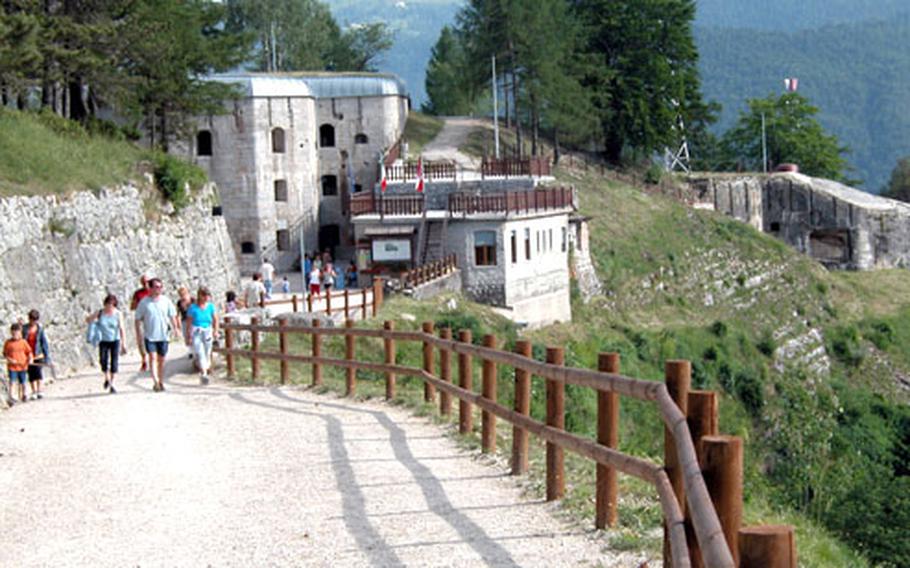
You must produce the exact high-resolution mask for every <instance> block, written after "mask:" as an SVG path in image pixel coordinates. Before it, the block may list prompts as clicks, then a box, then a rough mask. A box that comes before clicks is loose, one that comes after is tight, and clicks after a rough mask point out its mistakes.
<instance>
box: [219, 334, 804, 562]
mask: <svg viewBox="0 0 910 568" xmlns="http://www.w3.org/2000/svg"><path fill="white" fill-rule="evenodd" d="M224 330H225V347H224V348H221V349H218V350H217V351H219V352H220V353H223V354H224V355H225V357H226V360H227V372H228V375H229V376H234V375H235V373H236V367H235V358H236V357H246V358H249V359H250V360H251V374H252V378H253V380H254V381H255V380H257V379H258V378H259V374H260V361H261V360H277V361H280V363H281V365H280V380H281V383H282V384H285V383H287V381H288V365H289V364H290V363H292V362H295V363H305V364H310V365H312V381H313V385H320V384H322V366H323V365H331V366H335V367H340V368H344V369H345V370H346V373H345V391H346V394H347V395H348V396H352V395H354V394H355V392H356V388H357V371H358V370H368V371H374V372H381V373H384V374H385V393H386V398H387V399H394V398H395V394H396V380H397V377H398V376H399V375H408V376H414V377H418V378H420V379H422V380H423V381H424V399H425V400H426V401H427V402H434V401H435V399H436V391H437V389H438V390H439V410H440V413H441V414H443V415H451V414H452V399H453V397H454V398H456V399H458V401H459V420H458V423H459V431H460V432H461V433H469V432H471V431H472V430H473V406H475V405H476V406H477V407H479V408H480V409H481V411H482V412H481V447H482V451H484V452H493V451H495V448H496V418H497V417H498V418H502V419H503V420H506V421H507V422H509V423H510V424H511V425H512V429H513V436H512V459H511V464H512V474H513V475H521V474H524V473H526V472H527V471H528V437H529V433H533V434H535V435H537V436H538V437H540V438H542V439H543V440H545V441H546V444H547V446H546V453H547V459H546V468H547V471H546V495H547V500H558V499H561V498H562V497H563V496H564V494H565V477H564V467H563V455H564V454H563V452H564V450H569V451H573V452H575V453H577V454H579V455H581V456H584V457H587V458H589V459H591V460H593V461H594V462H596V464H597V466H596V467H597V482H596V505H595V506H596V517H595V524H596V526H597V527H598V528H604V527H606V526H609V525H612V524H613V523H615V520H616V511H617V485H616V475H617V472H622V473H625V474H628V475H632V476H635V477H637V478H639V479H642V480H644V481H647V482H649V483H650V484H651V485H653V486H654V488H655V489H656V491H657V494H658V497H659V499H660V503H661V508H662V510H663V516H664V527H665V546H664V557H665V560H666V564H667V565H672V566H675V567H686V566H691V565H693V563H694V564H695V565H699V566H700V565H705V566H709V567H712V568H713V567H733V566H736V565H738V566H741V567H743V568H753V567H758V566H768V565H769V564H768V559H769V558H773V559H774V560H775V562H777V561H778V560H779V561H780V562H779V563H775V564H774V565H775V566H784V567H787V568H796V563H795V562H796V554H795V544H794V539H793V528H792V527H786V526H785V527H776V526H764V527H752V528H742V527H741V526H740V525H741V523H742V471H743V470H742V468H743V463H742V461H743V451H742V440H741V439H740V438H737V437H731V436H717V435H716V434H717V397H716V393H712V392H706V391H690V389H689V385H690V383H691V365H690V364H689V362H688V361H668V362H667V364H666V384H663V383H658V382H653V381H645V380H639V379H633V378H629V377H624V376H622V375H620V374H619V356H618V355H617V354H615V353H614V354H602V355H601V357H600V359H599V361H598V370H597V371H593V370H588V369H579V368H566V367H564V366H563V363H564V353H563V349H562V348H555V347H554V348H549V349H547V358H546V363H543V362H539V361H536V360H534V359H532V358H531V343H530V342H529V341H518V342H517V343H516V346H515V352H514V353H513V352H507V351H503V350H500V349H498V348H497V347H496V346H497V339H496V338H495V337H494V336H492V335H487V336H484V338H483V346H478V345H474V344H473V343H472V337H471V332H470V330H461V331H459V332H458V338H457V340H453V339H452V330H451V329H448V328H446V329H442V330H440V331H439V336H438V337H437V336H436V335H434V326H433V324H432V323H431V322H426V323H424V324H423V326H422V328H421V331H395V328H394V322H391V321H386V322H384V325H383V329H381V330H380V329H357V328H355V327H354V322H353V321H350V320H348V321H347V322H346V323H345V327H344V328H321V327H319V322H318V320H314V321H313V325H312V326H289V325H288V322H287V320H286V319H279V321H278V325H277V326H276V325H260V324H259V322H258V321H256V320H254V321H253V323H251V324H249V325H237V324H234V323H232V322H230V321H228V320H226V322H225V325H224ZM238 331H248V332H249V333H250V337H251V341H250V349H237V348H235V347H234V344H233V341H234V334H235V333H236V332H238ZM262 333H277V334H278V335H279V341H278V344H279V352H277V353H276V352H266V351H263V350H261V348H260V347H261V343H260V334H262ZM288 334H303V335H308V336H310V338H311V354H310V355H304V354H291V353H289V350H288V341H287V336H288ZM324 336H342V337H344V346H345V347H344V357H343V358H340V357H328V356H323V355H322V338H323V337H324ZM357 339H381V340H382V341H383V345H384V352H385V363H374V362H367V361H359V360H357V358H356V355H355V353H356V340H357ZM406 341H410V342H417V343H419V344H421V345H422V351H423V366H422V367H421V368H415V367H409V366H405V365H399V364H396V360H397V349H396V345H397V342H406ZM437 352H438V355H439V366H438V372H437V365H436V362H435V361H436V358H435V355H436V353H437ZM453 354H454V355H456V356H457V360H458V375H457V376H458V384H457V385H456V384H454V383H453V376H452V364H451V362H452V356H453ZM474 357H476V358H478V359H480V361H481V363H482V364H481V367H482V388H481V394H478V393H476V392H474V390H473V389H474V386H473V373H474V366H473V361H472V360H473V358H474ZM497 365H505V366H508V367H512V368H513V369H514V373H515V382H514V389H515V397H514V400H515V403H514V408H506V407H505V406H502V405H500V404H498V403H497V401H496V398H497V385H496V382H497ZM532 375H535V376H538V377H541V378H544V379H545V380H546V397H547V413H546V421H545V422H541V421H539V420H535V419H533V418H531V417H530V401H531V376H532ZM567 384H571V385H576V386H579V387H586V388H591V389H593V390H595V391H596V392H597V397H598V403H597V408H598V417H597V440H596V441H595V440H592V439H588V438H585V437H583V436H579V435H576V434H572V433H569V432H566V431H565V407H564V404H565V402H564V401H565V398H564V396H565V394H564V393H565V386H566V385H567ZM619 395H624V396H629V397H632V398H637V399H640V400H644V401H648V402H651V403H653V404H655V405H656V406H657V408H658V409H659V411H660V414H661V418H662V420H663V422H664V425H665V451H664V462H665V463H664V465H663V466H661V465H659V464H655V463H652V462H650V461H647V460H644V459H642V458H638V457H635V456H631V455H628V454H624V453H622V452H619V451H618V450H617V449H616V448H617V442H618V427H619V422H618V417H619ZM687 419H688V422H687ZM696 448H698V450H696ZM703 471H704V473H703ZM706 479H707V480H708V481H709V485H706ZM715 507H716V509H715ZM688 527H691V529H692V531H691V534H692V535H694V538H692V539H691V540H690V541H689V542H688V543H687V530H686V529H687V528H688ZM690 554H691V558H690ZM737 557H738V558H737ZM737 562H738V564H737Z"/></svg>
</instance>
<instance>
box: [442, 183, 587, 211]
mask: <svg viewBox="0 0 910 568" xmlns="http://www.w3.org/2000/svg"><path fill="white" fill-rule="evenodd" d="M574 197H575V190H574V189H573V188H571V187H545V188H541V189H535V190H533V191H507V192H503V193H481V194H473V193H453V194H451V195H449V213H452V214H462V215H470V214H472V213H523V212H530V211H548V210H551V209H565V208H569V207H572V206H573V204H574Z"/></svg>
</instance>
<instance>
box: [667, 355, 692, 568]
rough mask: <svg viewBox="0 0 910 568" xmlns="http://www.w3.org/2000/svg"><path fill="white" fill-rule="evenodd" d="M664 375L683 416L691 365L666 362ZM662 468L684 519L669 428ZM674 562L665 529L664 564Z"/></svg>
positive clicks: (679, 474) (682, 490)
mask: <svg viewBox="0 0 910 568" xmlns="http://www.w3.org/2000/svg"><path fill="white" fill-rule="evenodd" d="M664 373H665V374H664V376H665V381H666V385H667V392H668V393H669V394H670V398H671V399H672V400H673V402H674V403H675V404H676V406H677V407H678V408H679V411H680V412H681V413H682V415H683V416H685V415H686V413H687V410H688V408H689V385H690V384H691V383H692V365H691V364H690V363H689V361H667V362H666V364H665V365H664ZM664 467H665V468H666V470H667V477H669V478H670V484H671V485H672V486H673V493H675V494H676V499H677V500H678V501H679V508H680V510H682V512H683V517H685V515H686V489H685V479H684V474H683V468H682V466H681V465H680V460H679V455H678V452H677V449H676V439H675V436H674V435H673V432H671V431H670V429H669V428H664ZM674 561H677V562H678V561H682V559H681V558H680V559H674V558H672V551H671V550H670V541H669V533H668V531H667V529H666V527H665V528H664V564H667V565H672V563H673V562H674Z"/></svg>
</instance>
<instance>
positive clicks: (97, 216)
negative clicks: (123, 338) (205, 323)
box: [0, 185, 239, 371]
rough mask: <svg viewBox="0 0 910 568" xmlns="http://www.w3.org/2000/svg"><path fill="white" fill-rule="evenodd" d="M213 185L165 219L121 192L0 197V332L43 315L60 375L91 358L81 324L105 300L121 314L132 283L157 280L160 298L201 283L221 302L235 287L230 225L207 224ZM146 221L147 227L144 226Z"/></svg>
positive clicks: (151, 204)
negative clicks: (35, 313)
mask: <svg viewBox="0 0 910 568" xmlns="http://www.w3.org/2000/svg"><path fill="white" fill-rule="evenodd" d="M214 200H215V195H214V188H213V187H206V188H205V189H204V190H202V191H201V192H200V194H199V195H198V196H196V198H195V200H194V201H193V203H192V204H191V205H190V206H188V207H186V208H185V209H184V210H183V211H181V212H180V213H179V214H175V215H167V214H166V212H167V207H168V205H163V204H161V202H160V200H159V199H158V197H157V194H156V193H153V192H152V191H151V190H144V189H140V188H139V187H137V186H133V185H128V186H123V187H118V188H115V189H108V190H102V191H101V192H100V194H98V195H95V194H93V193H92V192H88V191H85V192H79V193H76V194H74V195H72V196H70V197H66V198H61V197H58V196H43V197H10V198H7V199H2V200H0V284H2V285H0V325H2V326H3V328H4V331H3V333H4V335H6V334H7V331H6V330H7V329H8V327H9V324H10V323H12V322H15V321H17V320H19V319H22V320H26V319H27V318H26V314H27V313H28V311H29V310H30V309H32V308H35V309H38V310H39V311H40V312H41V322H42V323H43V324H44V326H45V329H46V332H47V337H48V341H49V342H50V347H51V355H52V358H53V360H54V363H55V365H56V367H57V369H58V371H64V370H66V369H68V368H73V367H77V366H82V365H84V364H86V363H88V362H89V361H93V360H94V359H96V354H95V350H94V349H93V348H91V346H89V345H88V344H86V343H85V341H84V332H85V324H84V320H85V317H86V316H87V315H88V314H89V313H91V312H92V311H95V310H98V309H100V308H101V302H102V299H103V298H104V296H105V295H106V294H108V293H112V294H115V295H116V296H117V297H118V298H119V299H120V307H121V309H122V310H123V311H124V313H125V314H127V318H126V325H127V326H128V328H129V329H128V333H127V341H128V344H129V347H130V348H133V343H134V340H135V338H134V336H133V333H132V332H131V330H132V325H133V320H132V315H131V314H129V313H128V312H129V298H130V296H131V295H132V293H133V291H134V290H135V289H136V288H138V287H139V276H140V275H142V274H147V275H150V276H157V277H159V278H161V279H162V280H163V281H164V284H165V293H166V294H167V295H168V296H170V297H171V298H172V299H176V289H177V287H178V286H180V285H185V286H188V287H190V289H191V290H194V289H195V288H197V287H198V286H199V285H206V286H208V287H209V288H210V289H211V290H212V293H213V294H214V295H215V300H216V301H217V302H218V303H220V302H221V301H222V300H223V298H224V292H225V291H226V290H227V289H230V288H231V287H234V286H238V285H239V274H238V271H237V263H236V259H235V258H234V251H233V248H232V246H231V241H230V238H229V237H228V233H227V228H226V226H225V223H224V220H223V219H222V218H221V217H213V216H212V209H211V204H212V203H213V202H214ZM150 218H151V219H152V220H150Z"/></svg>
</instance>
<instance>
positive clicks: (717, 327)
mask: <svg viewBox="0 0 910 568" xmlns="http://www.w3.org/2000/svg"><path fill="white" fill-rule="evenodd" d="M711 333H713V334H714V335H716V336H717V337H724V336H726V335H727V324H725V323H724V322H722V321H716V322H714V323H712V324H711Z"/></svg>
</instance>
